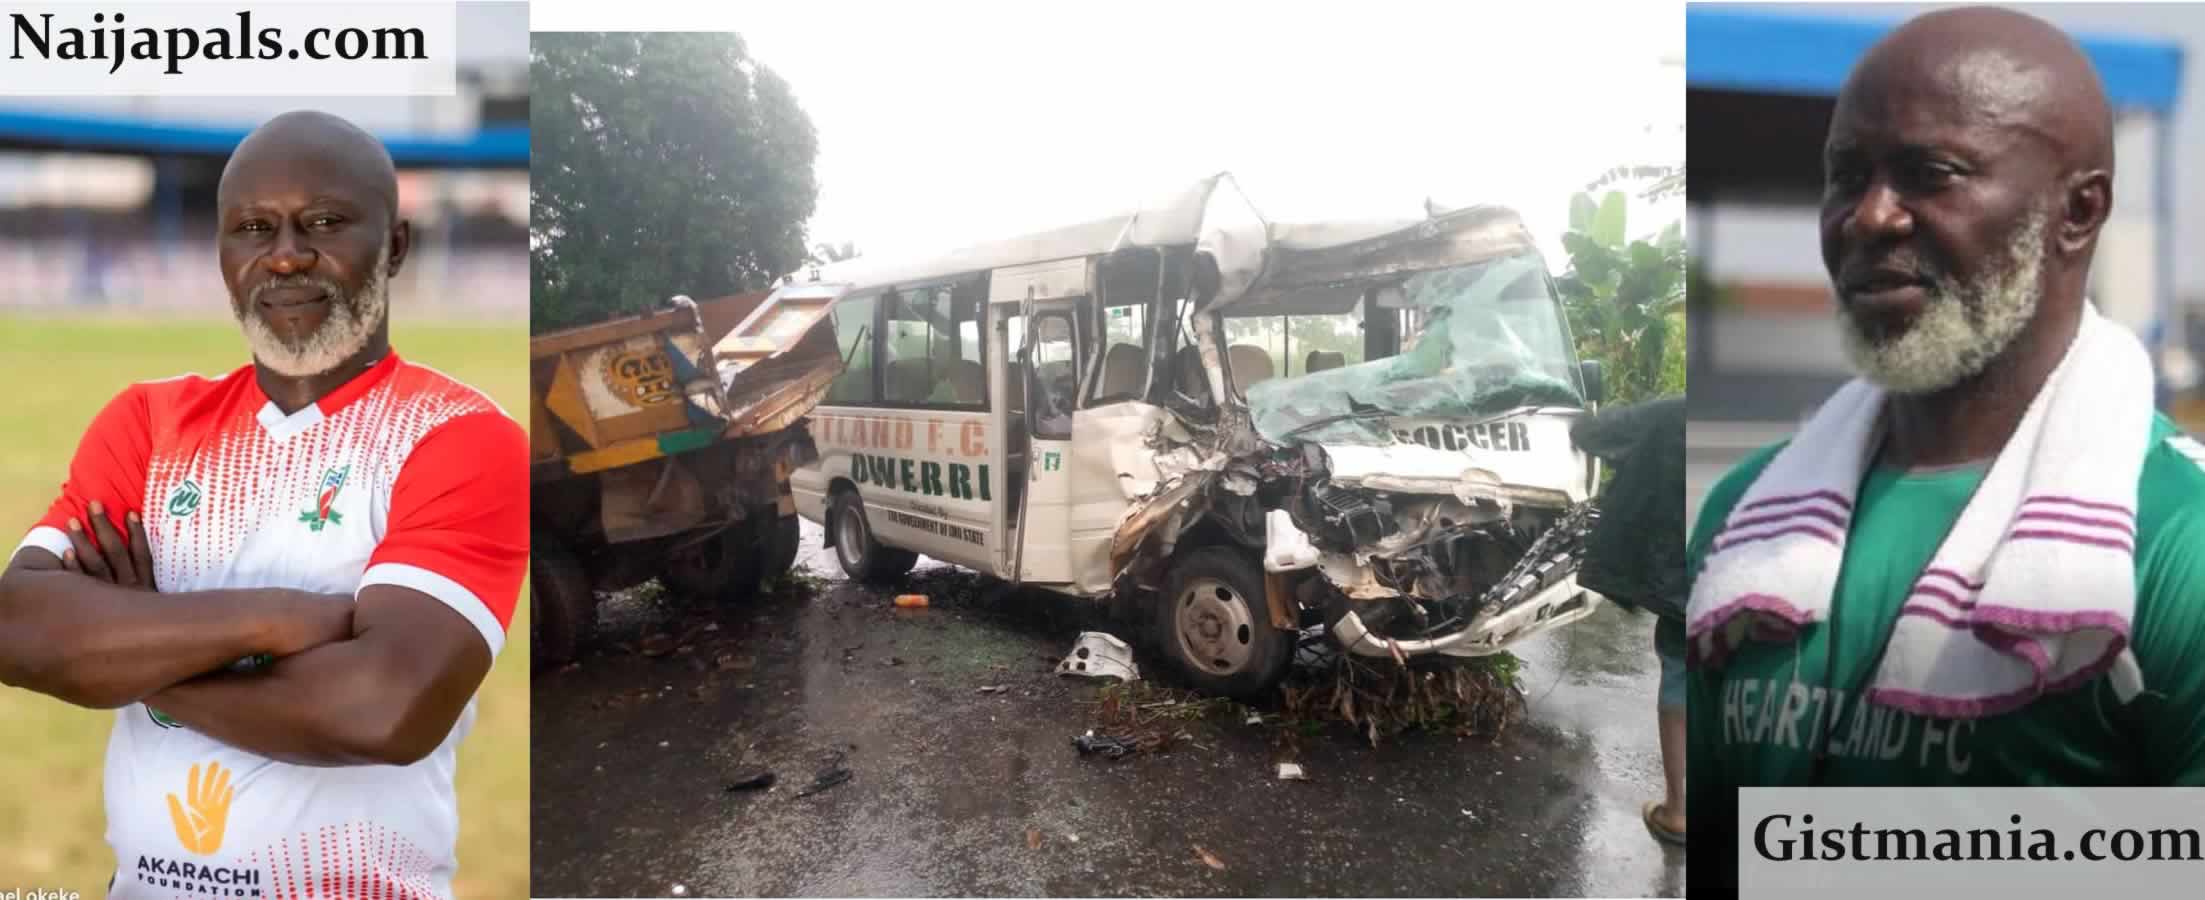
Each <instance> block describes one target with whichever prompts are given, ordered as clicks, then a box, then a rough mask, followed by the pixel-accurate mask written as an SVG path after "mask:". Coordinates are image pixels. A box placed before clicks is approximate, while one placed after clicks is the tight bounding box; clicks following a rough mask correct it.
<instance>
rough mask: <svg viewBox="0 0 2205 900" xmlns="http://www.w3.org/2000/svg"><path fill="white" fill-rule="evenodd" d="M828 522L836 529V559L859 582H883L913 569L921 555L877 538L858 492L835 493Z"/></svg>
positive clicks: (843, 569)
mask: <svg viewBox="0 0 2205 900" xmlns="http://www.w3.org/2000/svg"><path fill="white" fill-rule="evenodd" d="M827 524H828V526H829V527H831V528H833V529H834V530H835V532H834V538H835V561H836V562H839V563H841V564H842V571H844V572H848V573H849V574H850V577H851V578H855V579H857V580H859V581H863V582H867V583H871V584H879V583H881V582H884V581H888V580H890V579H893V578H896V577H898V576H901V575H903V574H904V573H906V572H909V571H911V567H912V566H915V565H918V563H919V555H918V554H916V553H913V552H911V551H909V550H902V549H898V548H895V547H890V546H888V545H886V544H883V543H881V542H880V540H879V539H878V538H875V537H873V525H872V523H871V522H869V521H867V520H866V518H865V501H863V500H860V499H858V495H857V492H856V491H843V492H841V493H838V494H836V495H835V499H834V502H833V504H832V505H831V506H830V507H829V511H828V514H827Z"/></svg>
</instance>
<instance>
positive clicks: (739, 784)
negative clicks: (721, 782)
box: [727, 769, 775, 794]
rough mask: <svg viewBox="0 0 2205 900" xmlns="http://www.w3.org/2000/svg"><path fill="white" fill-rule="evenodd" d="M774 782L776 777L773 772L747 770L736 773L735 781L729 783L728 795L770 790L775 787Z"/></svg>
mask: <svg viewBox="0 0 2205 900" xmlns="http://www.w3.org/2000/svg"><path fill="white" fill-rule="evenodd" d="M774 781H775V776H774V774H773V772H772V771H771V770H768V769H749V770H745V771H742V772H738V773H736V778H735V780H734V781H732V782H729V783H728V786H727V793H730V794H732V793H735V792H736V791H755V790H762V789H765V788H770V787H772V786H773V782H774Z"/></svg>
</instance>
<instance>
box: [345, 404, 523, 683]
mask: <svg viewBox="0 0 2205 900" xmlns="http://www.w3.org/2000/svg"><path fill="white" fill-rule="evenodd" d="M527 441H528V438H527V436H526V435H524V434H522V432H521V427H520V425H519V424H518V423H515V422H514V421H513V420H512V419H509V418H506V417H505V415H503V414H502V413H495V412H483V413H474V414H470V415H466V416H461V417H459V418H457V419H453V420H452V421H450V422H447V423H445V424H443V425H441V426H438V427H437V428H436V429H435V430H433V431H431V432H429V433H428V435H427V436H425V437H423V438H422V439H421V442H420V443H419V444H416V445H415V446H414V449H413V452H411V453H409V454H408V455H407V457H406V462H405V464H404V465H403V466H402V467H401V468H400V469H399V471H398V481H397V483H396V484H394V485H393V486H392V488H391V499H390V519H389V525H388V527H387V528H386V529H385V531H384V533H383V540H382V543H380V544H377V545H376V547H375V553H374V554H373V555H372V556H370V557H369V558H368V566H367V571H366V572H365V573H364V574H363V575H362V576H361V579H360V587H361V588H363V589H364V588H366V587H367V586H369V585H373V584H390V585H397V586H399V587H405V588H412V589H414V590H417V591H420V592H422V593H424V594H427V595H429V596H431V597H435V598H436V599H437V600H439V601H442V602H443V603H444V604H445V605H446V606H449V607H451V608H452V609H453V610H454V611H456V612H458V613H459V614H460V615H461V616H463V617H465V618H466V619H467V621H468V623H469V624H472V625H474V626H475V630H476V631H477V632H480V633H481V635H482V639H483V641H484V642H486V643H488V644H489V645H490V655H491V657H492V658H496V656H497V654H498V651H499V650H500V649H503V648H504V646H505V631H506V627H507V626H508V625H510V624H512V621H513V607H514V604H515V603H516V602H517V601H518V600H519V599H520V591H521V577H522V575H523V574H524V573H525V572H526V571H527V569H528V444H527Z"/></svg>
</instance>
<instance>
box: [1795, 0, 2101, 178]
mask: <svg viewBox="0 0 2205 900" xmlns="http://www.w3.org/2000/svg"><path fill="white" fill-rule="evenodd" d="M1894 91H1898V92H1908V93H1921V92H1927V93H1934V94H1941V95H1943V98H1944V99H1945V100H1947V101H1948V102H1950V104H1951V106H1952V108H1953V110H1954V111H1955V112H1957V113H1960V114H1962V115H1964V116H1967V117H1969V118H1970V119H1972V120H1974V121H1978V122H1981V123H1984V124H1987V125H1992V126H1995V127H2001V128H2011V129H2018V130H2020V131H2022V132H2025V133H2027V134H2029V135H2030V136H2031V137H2033V138H2035V139H2037V140H2041V141H2044V142H2046V143H2047V144H2048V145H2049V146H2050V147H2051V148H2053V152H2054V153H2056V154H2057V155H2058V156H2059V158H2060V160H2061V161H2062V162H2063V163H2065V164H2066V167H2067V168H2068V169H2069V170H2071V171H2072V170H2076V169H2105V170H2107V171H2111V170H2112V168H2113V107H2112V104H2111V103H2109V102H2107V100H2106V96H2105V86H2104V85H2103V83H2102V82H2100V80H2099V78H2098V72H2097V69H2095V68H2093V67H2092V66H2091V65H2090V60H2089V58H2088V57H2086V56H2084V55H2083V52H2082V48H2081V47H2079V46H2077V45H2076V44H2075V41H2074V40H2073V39H2072V38H2069V37H2068V36H2067V34H2066V33H2065V32H2062V31H2060V30H2059V29H2058V28H2055V27H2053V26H2052V25H2051V24H2050V23H2048V22H2045V21H2044V20H2042V19H2038V18H2036V17H2034V16H2030V15H2027V14H2025V13H2019V12H2015V11H2013V10H2008V9H1999V8H1996V7H1988V6H1971V7H1964V8H1961V9H1949V10H1940V11H1938V12H1933V13H1928V14H1925V15H1922V16H1920V17H1917V18H1915V19H1913V20H1910V21H1908V22H1907V23H1906V24H1904V25H1901V26H1899V27H1898V28H1897V29H1895V30H1893V31H1892V32H1891V33H1890V34H1888V35H1885V36H1884V38H1883V39H1882V40H1880V41H1877V42H1876V44H1875V46H1873V47H1871V48H1869V50H1868V53H1867V54H1866V55H1865V56H1863V57H1862V58H1861V61H1860V62H1859V63H1858V64H1857V65H1855V66H1854V68H1853V71H1852V73H1851V75H1849V76H1848V77H1847V78H1846V81H1845V86H1844V88H1843V89H1842V90H1840V91H1839V93H1838V103H1839V105H1840V106H1843V105H1845V104H1847V103H1849V102H1851V103H1861V102H1875V99H1874V98H1877V97H1880V96H1883V95H1886V94H1888V93H1890V92H1894Z"/></svg>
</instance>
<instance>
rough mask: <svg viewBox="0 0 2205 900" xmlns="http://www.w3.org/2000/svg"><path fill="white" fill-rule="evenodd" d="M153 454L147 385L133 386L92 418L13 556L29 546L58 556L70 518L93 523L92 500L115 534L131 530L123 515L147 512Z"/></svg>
mask: <svg viewBox="0 0 2205 900" xmlns="http://www.w3.org/2000/svg"><path fill="white" fill-rule="evenodd" d="M152 458H153V417H152V409H151V406H150V405H149V404H148V403H147V402H146V395H145V390H144V388H142V387H141V386H138V385H132V386H131V387H129V388H125V389H124V390H123V392H122V393H120V394H117V395H115V398H114V399H112V400H109V401H107V405H106V406H105V407H102V408H101V409H100V411H99V414H98V415H95V416H93V417H92V424H91V425H89V426H87V427H86V428H85V429H84V436H83V437H82V438H80V439H78V442H77V452H76V455H75V456H72V457H70V458H69V473H68V476H67V480H65V481H63V482H62V485H61V496H59V497H57V498H55V499H54V502H53V504H52V505H51V506H48V507H47V508H46V514H45V515H44V516H42V517H40V518H39V520H38V521H37V522H36V523H34V524H33V526H32V528H31V531H30V534H28V535H27V536H25V537H24V538H23V542H22V543H21V544H19V545H17V546H16V548H15V550H14V551H13V552H11V553H9V554H8V555H9V558H10V559H13V558H14V556H15V554H16V553H21V552H23V550H24V549H25V548H28V547H38V548H41V549H44V550H46V551H47V552H49V553H52V554H53V555H55V556H57V557H58V556H60V555H61V554H62V551H65V550H67V549H69V532H68V531H67V529H68V527H69V520H70V519H72V518H75V519H83V520H85V521H86V522H87V523H89V522H90V519H91V515H92V513H91V506H92V504H93V503H94V502H97V503H99V504H100V506H101V508H102V509H104V510H105V511H106V513H107V517H108V519H109V521H111V522H113V523H114V526H115V531H116V533H117V534H123V535H128V534H129V533H130V529H128V528H126V527H124V518H123V517H124V516H125V515H126V514H128V513H131V512H134V511H135V512H138V513H140V514H141V515H142V514H144V511H145V482H146V467H147V466H148V465H149V464H150V463H151V460H152Z"/></svg>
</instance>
